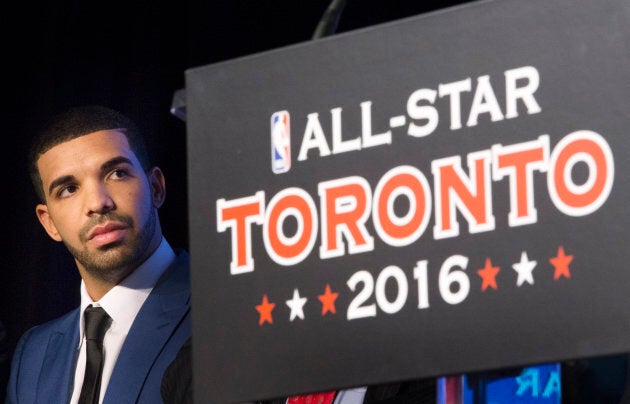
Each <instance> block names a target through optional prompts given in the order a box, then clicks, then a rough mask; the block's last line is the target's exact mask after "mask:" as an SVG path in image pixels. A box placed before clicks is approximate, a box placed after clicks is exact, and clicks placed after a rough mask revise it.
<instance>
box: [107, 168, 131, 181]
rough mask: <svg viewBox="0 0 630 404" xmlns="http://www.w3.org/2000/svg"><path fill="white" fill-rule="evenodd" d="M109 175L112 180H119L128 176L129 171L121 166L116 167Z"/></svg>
mask: <svg viewBox="0 0 630 404" xmlns="http://www.w3.org/2000/svg"><path fill="white" fill-rule="evenodd" d="M109 176H110V178H112V179H114V180H121V179H124V178H126V177H128V176H129V173H128V172H127V170H123V169H122V168H117V169H115V170H114V171H112V172H111V174H110V175H109Z"/></svg>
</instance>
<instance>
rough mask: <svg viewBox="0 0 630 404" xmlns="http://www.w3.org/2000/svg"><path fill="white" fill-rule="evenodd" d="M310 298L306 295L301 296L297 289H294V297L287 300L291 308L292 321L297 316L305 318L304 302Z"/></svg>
mask: <svg viewBox="0 0 630 404" xmlns="http://www.w3.org/2000/svg"><path fill="white" fill-rule="evenodd" d="M307 300H308V299H307V298H305V297H300V294H299V293H298V290H297V289H294V290H293V298H292V299H291V300H287V306H289V308H290V309H291V318H290V319H289V320H290V321H293V320H294V319H295V318H296V317H299V318H301V319H302V320H304V304H305V303H306V301H307Z"/></svg>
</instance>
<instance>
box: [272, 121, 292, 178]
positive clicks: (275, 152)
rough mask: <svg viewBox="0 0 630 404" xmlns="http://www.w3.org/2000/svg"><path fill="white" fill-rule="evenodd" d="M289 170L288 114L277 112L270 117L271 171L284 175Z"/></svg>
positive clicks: (289, 135)
mask: <svg viewBox="0 0 630 404" xmlns="http://www.w3.org/2000/svg"><path fill="white" fill-rule="evenodd" d="M290 168H291V127H290V126H289V112H287V111H278V112H276V113H274V114H273V115H271V170H272V171H273V172H274V173H276V174H280V173H286V172H287V171H289V169H290Z"/></svg>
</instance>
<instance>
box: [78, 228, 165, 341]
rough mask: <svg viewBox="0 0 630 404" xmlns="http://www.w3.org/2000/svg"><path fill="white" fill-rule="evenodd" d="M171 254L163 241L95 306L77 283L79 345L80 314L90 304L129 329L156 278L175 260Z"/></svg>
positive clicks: (81, 332) (119, 325) (163, 239)
mask: <svg viewBox="0 0 630 404" xmlns="http://www.w3.org/2000/svg"><path fill="white" fill-rule="evenodd" d="M175 258H176V256H175V252H174V251H173V249H172V248H171V246H170V245H169V244H168V242H167V241H166V239H165V238H163V237H162V241H161V242H160V245H159V246H158V248H157V249H156V250H155V251H154V252H153V254H151V256H150V257H149V258H148V259H147V260H146V261H144V262H143V263H142V264H141V265H140V266H139V267H138V268H136V269H135V270H134V271H133V272H132V273H131V274H129V275H128V276H127V277H126V278H125V279H123V280H122V282H120V283H119V284H118V285H116V286H114V287H113V288H112V289H110V290H109V291H108V292H107V293H106V294H105V295H104V296H103V297H102V298H101V299H100V300H99V301H98V302H94V301H92V299H91V298H90V295H89V294H88V293H87V290H86V289H85V283H84V282H83V281H81V313H80V315H81V317H80V321H79V333H80V335H79V336H80V338H79V341H83V332H84V331H83V328H84V326H83V324H84V319H83V312H84V311H85V308H86V307H87V306H89V305H90V304H93V305H94V306H101V307H103V309H104V310H105V311H106V312H107V314H109V316H110V317H111V318H112V324H116V325H117V327H122V328H123V329H127V330H128V329H129V328H131V324H132V323H133V320H134V319H135V318H136V315H137V314H138V312H139V311H140V307H142V304H143V303H144V301H145V300H146V298H147V297H148V296H149V293H151V290H153V287H154V286H155V284H156V283H157V281H158V279H160V276H162V274H163V273H164V271H166V269H167V268H168V267H169V266H170V265H171V264H172V263H173V261H174V260H175Z"/></svg>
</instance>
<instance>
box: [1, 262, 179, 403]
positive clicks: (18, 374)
mask: <svg viewBox="0 0 630 404" xmlns="http://www.w3.org/2000/svg"><path fill="white" fill-rule="evenodd" d="M189 277H190V276H189V258H188V254H187V253H185V252H182V253H180V254H179V255H178V257H177V259H176V261H175V262H174V263H173V265H171V266H170V267H169V268H168V269H167V270H166V272H165V273H164V274H163V275H162V277H161V278H160V279H159V281H158V283H157V284H156V285H155V287H154V288H153V290H152V292H151V294H150V295H149V296H148V298H147V300H146V301H145V302H144V304H143V305H142V307H141V309H140V311H139V312H138V315H137V317H136V319H135V320H134V322H133V325H132V326H131V329H130V330H129V334H128V335H127V338H126V339H125V342H124V344H123V347H122V349H121V351H120V355H119V356H118V360H117V362H116V365H115V367H114V370H113V373H112V376H111V379H110V381H109V385H108V386H107V391H106V393H105V397H104V399H103V403H111V404H123V403H147V404H155V403H161V402H162V399H161V397H160V385H161V383H162V375H163V374H164V370H165V369H166V368H167V367H168V365H169V364H170V363H171V362H172V361H173V359H174V358H175V356H176V355H177V352H178V351H179V349H180V348H181V347H182V345H183V344H184V342H185V341H186V340H187V339H188V337H190V335H191V328H190V281H189ZM79 314H80V313H79V309H76V310H73V311H72V312H70V313H68V314H66V315H64V316H63V317H60V318H58V319H56V320H53V321H50V322H48V323H45V324H42V325H40V326H36V327H34V328H31V329H30V330H29V331H27V332H26V333H25V334H24V335H23V336H22V338H21V339H20V341H19V343H18V345H17V347H16V350H15V353H14V355H13V363H12V366H11V378H10V380H9V386H8V390H7V401H6V402H7V403H8V404H13V403H16V404H17V403H20V404H22V403H29V404H30V403H55V404H59V403H68V402H70V397H71V394H72V388H73V379H74V368H75V363H76V358H77V354H78V351H77V347H78V346H79Z"/></svg>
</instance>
